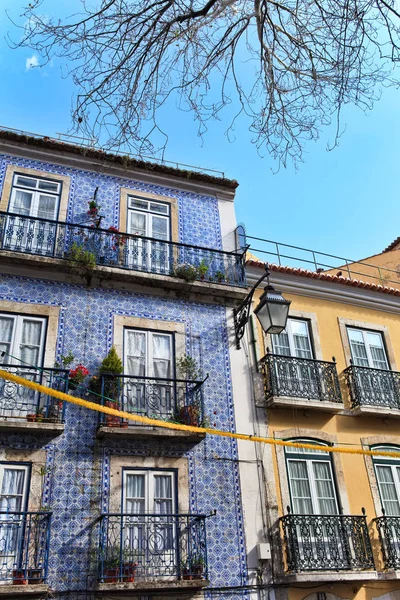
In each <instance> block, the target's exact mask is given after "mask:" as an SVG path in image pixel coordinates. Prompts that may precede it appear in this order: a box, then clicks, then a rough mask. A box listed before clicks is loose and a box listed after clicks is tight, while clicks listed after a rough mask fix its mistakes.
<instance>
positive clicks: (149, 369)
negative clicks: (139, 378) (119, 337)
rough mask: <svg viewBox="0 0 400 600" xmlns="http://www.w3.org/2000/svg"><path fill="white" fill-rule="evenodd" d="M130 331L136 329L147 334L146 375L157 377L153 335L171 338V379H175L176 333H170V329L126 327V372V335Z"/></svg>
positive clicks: (125, 345) (125, 354)
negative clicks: (153, 329) (155, 373)
mask: <svg viewBox="0 0 400 600" xmlns="http://www.w3.org/2000/svg"><path fill="white" fill-rule="evenodd" d="M128 331H135V332H137V333H143V334H145V336H146V353H145V369H144V372H145V374H144V377H149V378H154V379H155V378H156V377H155V375H154V357H153V343H152V341H153V335H159V336H165V337H168V338H169V341H170V357H171V358H170V363H171V374H170V377H169V379H174V377H175V352H174V346H175V344H174V334H173V333H169V332H168V331H158V330H155V331H152V330H150V329H139V328H136V327H124V373H125V371H126V369H127V364H128V354H127V347H128V344H127V343H126V337H125V336H126V335H127V332H128Z"/></svg>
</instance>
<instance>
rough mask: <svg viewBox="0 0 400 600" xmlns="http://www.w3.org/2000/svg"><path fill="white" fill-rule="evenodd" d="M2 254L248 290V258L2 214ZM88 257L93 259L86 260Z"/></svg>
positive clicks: (46, 220)
mask: <svg viewBox="0 0 400 600" xmlns="http://www.w3.org/2000/svg"><path fill="white" fill-rule="evenodd" d="M0 248H1V249H3V250H7V251H11V252H22V253H24V254H34V255H39V256H44V257H50V258H61V259H66V260H69V261H72V262H75V263H76V264H77V265H78V266H79V264H83V263H81V261H82V260H83V261H84V259H85V258H86V259H88V258H93V260H94V262H95V264H96V265H105V266H109V267H118V268H121V269H126V270H128V271H142V272H145V273H153V274H157V275H169V276H172V277H177V278H180V279H184V280H186V281H189V282H190V281H194V280H196V279H197V280H201V281H207V282H215V283H218V284H225V285H233V286H240V287H244V286H245V285H246V279H245V271H244V254H243V253H235V252H224V251H222V250H215V249H212V248H203V247H200V246H192V245H190V244H180V243H177V242H171V241H167V240H160V239H156V238H150V237H145V236H141V235H133V234H129V233H120V232H118V231H110V230H108V229H100V228H97V227H87V226H85V225H78V224H73V223H63V222H59V221H51V220H48V219H40V218H37V217H29V216H24V215H18V214H13V213H6V212H0ZM82 252H85V253H90V255H88V254H86V255H85V257H84V256H82Z"/></svg>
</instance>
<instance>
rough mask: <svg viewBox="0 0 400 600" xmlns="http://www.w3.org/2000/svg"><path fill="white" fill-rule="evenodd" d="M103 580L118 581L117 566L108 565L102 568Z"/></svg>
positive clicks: (107, 581) (106, 581) (108, 581)
mask: <svg viewBox="0 0 400 600" xmlns="http://www.w3.org/2000/svg"><path fill="white" fill-rule="evenodd" d="M104 582H105V583H118V582H119V567H110V568H108V569H104Z"/></svg>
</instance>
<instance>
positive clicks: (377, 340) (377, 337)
mask: <svg viewBox="0 0 400 600" xmlns="http://www.w3.org/2000/svg"><path fill="white" fill-rule="evenodd" d="M366 338H367V342H368V344H369V345H370V346H376V347H377V348H382V349H383V348H384V345H383V340H382V336H381V334H380V333H376V332H374V331H367V332H366Z"/></svg>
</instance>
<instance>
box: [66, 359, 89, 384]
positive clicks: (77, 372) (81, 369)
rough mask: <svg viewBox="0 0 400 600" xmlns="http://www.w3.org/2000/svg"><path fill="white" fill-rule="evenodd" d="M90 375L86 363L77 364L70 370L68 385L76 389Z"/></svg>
mask: <svg viewBox="0 0 400 600" xmlns="http://www.w3.org/2000/svg"><path fill="white" fill-rule="evenodd" d="M88 375H89V371H88V370H87V368H86V367H85V366H84V365H82V364H79V365H77V366H76V367H75V369H71V370H70V372H69V376H68V386H69V387H70V389H71V390H76V388H77V387H78V386H79V385H81V383H83V381H84V380H85V378H86V377H87V376H88Z"/></svg>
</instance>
